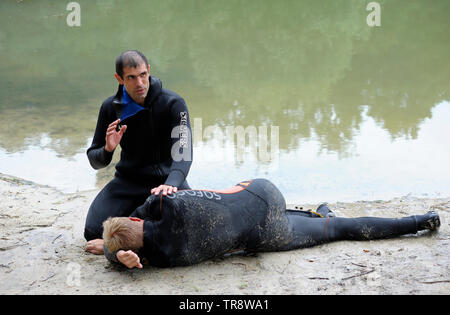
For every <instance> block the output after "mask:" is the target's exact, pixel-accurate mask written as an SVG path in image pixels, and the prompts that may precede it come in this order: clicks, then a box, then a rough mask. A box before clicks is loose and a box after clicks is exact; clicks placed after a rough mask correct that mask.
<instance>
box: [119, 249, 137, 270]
mask: <svg viewBox="0 0 450 315" xmlns="http://www.w3.org/2000/svg"><path fill="white" fill-rule="evenodd" d="M116 257H117V259H118V260H119V261H120V262H121V263H122V264H124V265H125V266H127V267H128V268H130V269H131V268H134V267H137V268H139V269H142V264H141V260H140V258H139V256H138V255H137V254H136V253H135V252H133V251H132V250H127V251H124V250H119V251H118V252H117V254H116Z"/></svg>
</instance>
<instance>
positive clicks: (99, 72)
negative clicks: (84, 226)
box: [0, 0, 450, 202]
mask: <svg viewBox="0 0 450 315" xmlns="http://www.w3.org/2000/svg"><path fill="white" fill-rule="evenodd" d="M77 2H78V3H79V4H80V6H81V26H80V27H76V26H75V27H69V26H68V25H67V23H66V17H67V15H68V14H69V11H67V10H66V5H67V3H68V2H67V3H65V1H44V0H42V1H2V2H1V3H0V57H1V59H0V60H1V61H0V70H1V76H0V96H1V98H0V117H1V119H2V128H0V173H6V174H10V175H14V176H18V177H21V178H24V179H27V180H32V181H35V182H38V183H41V184H46V185H50V186H53V187H56V188H58V189H60V190H62V191H65V192H74V191H83V190H90V189H98V188H101V187H103V185H105V184H106V183H107V182H108V180H110V179H111V176H112V174H113V173H114V167H113V165H110V166H109V167H108V168H106V169H103V170H101V171H94V170H93V169H92V168H91V167H90V166H89V163H88V161H87V158H86V154H85V151H86V149H87V147H88V146H89V145H90V141H91V139H92V136H93V132H94V128H95V124H96V119H97V114H98V109H99V106H100V105H101V103H102V101H103V100H104V99H105V98H106V97H108V96H110V95H112V94H114V93H115V90H116V88H117V87H116V81H115V79H114V77H113V73H114V60H115V58H116V57H117V55H118V54H119V53H120V52H122V51H123V50H126V49H130V48H132V49H139V50H141V51H143V52H144V53H145V54H146V55H147V56H148V58H149V61H150V64H151V73H152V74H153V75H155V76H157V77H159V78H160V79H161V80H162V82H163V86H165V87H167V88H169V89H171V90H174V91H176V92H177V93H178V94H180V95H182V96H183V97H184V98H185V100H186V102H187V104H188V107H189V110H190V115H191V123H192V125H193V127H194V129H195V130H194V133H195V139H194V163H193V165H192V168H191V171H190V174H189V177H188V179H189V182H190V184H191V186H192V187H198V188H215V189H218V188H224V187H228V186H230V185H232V184H234V183H236V182H238V181H240V180H243V179H248V178H255V177H266V178H268V179H270V180H271V181H273V182H274V183H275V184H277V185H278V186H279V187H280V189H281V191H282V192H283V194H284V195H285V196H286V199H287V200H288V202H291V201H296V202H299V201H302V202H303V201H305V202H319V201H337V200H340V201H350V200H360V199H389V198H392V197H396V196H404V195H407V194H412V195H415V196H419V197H422V196H427V197H439V196H441V197H443V196H450V167H449V166H448V165H449V163H448V161H449V160H450V145H449V141H448V140H447V135H448V134H449V131H450V127H449V126H450V124H449V123H448V121H449V118H450V95H449V94H450V93H449V92H450V67H449V64H450V63H449V61H450V60H449V59H450V58H449V57H448V56H449V54H448V52H449V51H450V40H449V39H450V36H449V35H450V34H449V33H450V20H449V19H448V14H449V13H450V2H449V1H447V0H442V1H433V6H429V5H427V3H426V2H424V1H421V0H397V1H378V2H379V3H380V4H381V10H382V11H381V12H382V15H381V26H379V27H369V26H368V25H367V22H366V17H367V15H368V14H369V12H368V11H366V3H365V2H364V1H359V0H358V1H357V0H354V1H347V0H341V1H339V0H322V1H266V0H258V1H251V0H245V1H244V0H239V1H237V0H234V1H233V0H229V1H214V0H213V1H211V0H208V1H206V0H184V1H180V0H171V1H163V2H162V1H125V0H123V1H101V0H97V1H92V0H90V1H87V0H85V1H81V0H80V1H77ZM367 2H368V1H367ZM195 119H196V120H195ZM194 120H195V121H194ZM200 123H201V124H200ZM213 126H215V128H216V132H215V133H214V134H213V136H212V137H209V136H208V130H209V131H210V130H211V128H212V127H213ZM229 126H231V127H234V128H236V127H237V126H242V127H243V128H252V127H254V128H255V130H256V131H257V132H258V131H259V130H260V129H259V128H260V127H266V130H267V134H268V140H269V144H270V131H271V130H276V127H278V133H277V135H278V137H277V139H278V142H277V143H272V146H269V150H268V151H269V153H272V155H270V154H269V156H270V159H269V160H267V159H264V158H261V155H258V154H259V152H258V147H257V149H256V151H254V150H253V148H252V147H251V145H249V144H248V139H247V144H246V145H245V146H244V150H243V151H241V149H242V147H237V139H235V140H234V141H231V140H230V139H227V138H226V137H224V138H220V137H219V136H220V132H222V133H225V131H226V128H227V127H229ZM208 128H209V129H208ZM217 130H219V132H217ZM247 130H249V129H247ZM260 135H263V133H262V132H259V133H258V136H260ZM257 144H258V145H259V148H261V147H263V144H262V142H260V141H259V142H257ZM271 148H273V149H274V150H273V151H270V149H271ZM117 158H118V152H116V153H115V161H117Z"/></svg>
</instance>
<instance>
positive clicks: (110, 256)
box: [103, 245, 122, 264]
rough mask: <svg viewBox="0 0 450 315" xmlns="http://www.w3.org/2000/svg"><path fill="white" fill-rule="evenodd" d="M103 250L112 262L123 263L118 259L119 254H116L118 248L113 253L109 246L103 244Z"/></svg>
mask: <svg viewBox="0 0 450 315" xmlns="http://www.w3.org/2000/svg"><path fill="white" fill-rule="evenodd" d="M103 252H104V253H105V257H106V259H108V260H109V261H110V262H113V263H117V264H122V263H121V262H120V261H119V260H118V259H117V256H116V254H117V252H118V250H116V251H115V252H112V253H111V252H110V251H109V250H108V247H106V246H105V245H103Z"/></svg>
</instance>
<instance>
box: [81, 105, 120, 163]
mask: <svg viewBox="0 0 450 315" xmlns="http://www.w3.org/2000/svg"><path fill="white" fill-rule="evenodd" d="M113 121H114V116H112V115H110V114H109V113H108V110H107V102H106V101H105V102H104V103H103V104H102V106H101V107H100V111H99V114H98V120H97V127H96V128H95V133H94V138H93V139H92V144H91V146H90V147H89V149H88V150H87V156H88V159H89V163H90V164H91V166H92V167H93V168H94V169H96V170H98V169H100V168H103V167H106V166H108V165H109V163H111V160H112V157H113V153H114V151H113V152H108V151H106V150H105V144H106V141H105V137H106V130H107V129H108V126H109V124H110V123H111V122H113Z"/></svg>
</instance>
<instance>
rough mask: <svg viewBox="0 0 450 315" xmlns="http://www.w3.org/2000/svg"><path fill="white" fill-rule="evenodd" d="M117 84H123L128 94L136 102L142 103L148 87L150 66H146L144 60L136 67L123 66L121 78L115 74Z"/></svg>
mask: <svg viewBox="0 0 450 315" xmlns="http://www.w3.org/2000/svg"><path fill="white" fill-rule="evenodd" d="M115 77H116V79H117V81H119V84H123V85H124V86H125V89H126V91H127V93H128V95H129V96H130V97H131V98H132V99H133V100H134V101H135V102H136V103H138V104H140V105H143V104H144V100H145V97H146V96H147V93H148V89H149V87H150V82H149V77H150V66H148V67H146V66H145V62H143V63H142V64H140V65H139V66H137V67H136V68H132V67H125V68H123V78H121V77H120V76H119V75H118V74H117V73H116V74H115Z"/></svg>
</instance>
